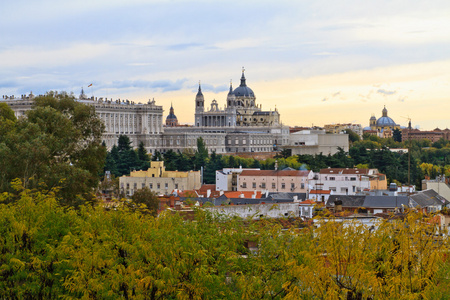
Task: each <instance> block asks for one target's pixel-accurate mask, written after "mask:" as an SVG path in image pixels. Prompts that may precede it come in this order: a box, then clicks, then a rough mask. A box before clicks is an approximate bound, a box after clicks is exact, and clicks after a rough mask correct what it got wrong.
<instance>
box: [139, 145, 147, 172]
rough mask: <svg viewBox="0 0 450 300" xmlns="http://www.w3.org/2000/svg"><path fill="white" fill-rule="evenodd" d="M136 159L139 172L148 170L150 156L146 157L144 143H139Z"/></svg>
mask: <svg viewBox="0 0 450 300" xmlns="http://www.w3.org/2000/svg"><path fill="white" fill-rule="evenodd" d="M137 158H138V164H139V169H140V170H147V169H148V168H150V156H148V153H147V150H146V149H145V146H144V143H143V142H140V143H139V146H138V149H137Z"/></svg>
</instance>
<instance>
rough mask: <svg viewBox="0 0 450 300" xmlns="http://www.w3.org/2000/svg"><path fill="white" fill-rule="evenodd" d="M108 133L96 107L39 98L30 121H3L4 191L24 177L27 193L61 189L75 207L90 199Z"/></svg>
mask: <svg viewBox="0 0 450 300" xmlns="http://www.w3.org/2000/svg"><path fill="white" fill-rule="evenodd" d="M103 130H104V125H103V123H102V121H101V120H100V119H99V118H98V116H97V115H96V113H95V110H94V107H93V106H88V105H84V104H82V103H79V102H76V101H75V100H74V98H73V97H71V96H69V95H67V94H66V93H60V94H58V93H56V92H50V93H47V94H46V95H45V96H39V97H36V99H35V102H34V107H33V109H32V110H30V111H28V112H27V114H26V118H19V119H18V120H17V121H13V122H3V121H2V122H0V132H1V133H2V134H1V135H0V169H1V170H2V173H1V177H0V190H1V191H12V189H11V182H12V180H13V179H15V178H19V179H20V180H21V181H22V182H23V184H24V186H25V187H26V188H37V189H41V190H50V189H53V188H55V187H58V196H59V197H60V199H64V200H62V201H64V202H65V203H66V204H69V205H78V204H80V203H81V202H83V201H84V200H85V199H90V198H91V192H92V189H93V188H94V187H96V186H97V185H98V180H99V177H98V176H99V173H100V171H101V170H102V168H103V164H104V160H105V155H106V149H105V147H104V146H102V143H101V142H102V141H101V137H102V133H103Z"/></svg>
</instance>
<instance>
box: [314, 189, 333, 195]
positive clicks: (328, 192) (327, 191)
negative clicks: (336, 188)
mask: <svg viewBox="0 0 450 300" xmlns="http://www.w3.org/2000/svg"><path fill="white" fill-rule="evenodd" d="M309 193H310V194H330V193H331V191H330V190H311V191H310V192H309Z"/></svg>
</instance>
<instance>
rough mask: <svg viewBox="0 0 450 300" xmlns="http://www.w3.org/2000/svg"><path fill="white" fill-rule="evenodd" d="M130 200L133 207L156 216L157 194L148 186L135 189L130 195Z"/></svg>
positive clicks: (157, 207) (157, 206)
mask: <svg viewBox="0 0 450 300" xmlns="http://www.w3.org/2000/svg"><path fill="white" fill-rule="evenodd" d="M131 201H132V204H133V206H134V208H136V209H139V210H140V211H142V212H145V213H149V214H151V215H152V216H155V217H156V215H157V213H158V209H159V199H158V195H156V193H155V192H152V191H151V190H150V189H149V188H148V187H144V188H142V189H139V190H136V191H135V192H134V194H133V196H131Z"/></svg>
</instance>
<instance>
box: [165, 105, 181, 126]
mask: <svg viewBox="0 0 450 300" xmlns="http://www.w3.org/2000/svg"><path fill="white" fill-rule="evenodd" d="M166 126H178V119H177V116H175V113H174V109H173V106H172V105H170V112H169V115H168V116H167V118H166Z"/></svg>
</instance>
